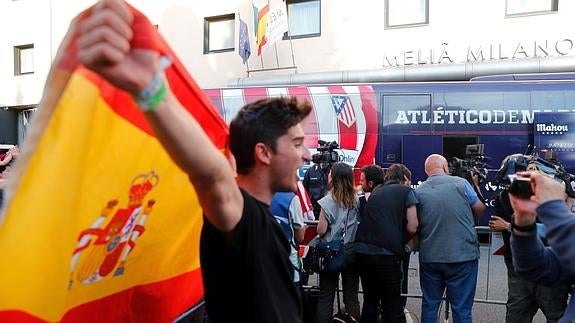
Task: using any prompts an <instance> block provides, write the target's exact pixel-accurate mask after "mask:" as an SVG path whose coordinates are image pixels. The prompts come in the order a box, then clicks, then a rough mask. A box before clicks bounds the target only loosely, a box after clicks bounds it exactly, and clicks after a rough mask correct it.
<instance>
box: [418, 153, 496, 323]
mask: <svg viewBox="0 0 575 323" xmlns="http://www.w3.org/2000/svg"><path fill="white" fill-rule="evenodd" d="M425 173H426V174H427V176H428V178H427V180H426V181H425V182H423V183H422V184H421V185H420V186H419V187H418V188H417V189H416V191H415V192H416V195H417V198H418V199H419V205H418V210H417V213H418V216H419V228H420V233H419V244H420V246H419V248H420V249H419V263H420V264H419V269H420V276H419V278H420V284H421V290H422V292H423V301H422V303H421V322H422V323H430V322H437V318H438V311H439V305H440V304H441V300H442V297H443V293H444V292H445V290H446V289H447V291H446V295H447V299H448V300H449V302H450V303H451V309H452V313H453V322H472V318H471V314H472V307H473V299H474V297H475V287H476V284H477V268H478V263H479V242H478V240H477V232H476V231H475V219H474V216H475V217H479V216H481V215H482V214H483V212H484V211H485V205H484V204H483V202H482V201H481V200H480V199H479V198H478V196H477V193H476V192H475V190H474V188H473V187H472V186H471V184H470V183H469V182H468V181H467V180H465V179H463V178H461V177H456V176H450V175H449V168H448V166H447V160H446V159H445V157H443V156H441V155H437V154H433V155H430V156H428V157H427V159H426V160H425Z"/></svg>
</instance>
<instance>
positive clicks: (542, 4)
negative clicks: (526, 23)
mask: <svg viewBox="0 0 575 323" xmlns="http://www.w3.org/2000/svg"><path fill="white" fill-rule="evenodd" d="M558 2H559V0H507V3H506V6H505V15H506V16H523V15H533V14H542V13H550V12H556V11H557V8H558Z"/></svg>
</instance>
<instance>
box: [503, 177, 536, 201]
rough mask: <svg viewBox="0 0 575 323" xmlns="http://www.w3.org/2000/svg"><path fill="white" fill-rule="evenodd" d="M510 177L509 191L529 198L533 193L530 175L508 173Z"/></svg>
mask: <svg viewBox="0 0 575 323" xmlns="http://www.w3.org/2000/svg"><path fill="white" fill-rule="evenodd" d="M507 177H508V178H509V183H510V184H509V188H508V190H509V193H511V194H513V195H516V196H518V197H521V198H529V197H530V196H531V195H533V189H532V188H531V181H530V180H529V178H528V177H521V176H517V175H514V174H511V175H507Z"/></svg>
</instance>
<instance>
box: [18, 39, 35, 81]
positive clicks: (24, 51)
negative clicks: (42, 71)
mask: <svg viewBox="0 0 575 323" xmlns="http://www.w3.org/2000/svg"><path fill="white" fill-rule="evenodd" d="M32 73H34V44H28V45H20V46H14V75H24V74H32Z"/></svg>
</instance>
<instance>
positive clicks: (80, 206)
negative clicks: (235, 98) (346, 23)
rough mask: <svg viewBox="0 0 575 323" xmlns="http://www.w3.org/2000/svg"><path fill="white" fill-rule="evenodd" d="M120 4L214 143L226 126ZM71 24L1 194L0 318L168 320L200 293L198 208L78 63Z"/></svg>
mask: <svg viewBox="0 0 575 323" xmlns="http://www.w3.org/2000/svg"><path fill="white" fill-rule="evenodd" d="M131 9H132V11H133V13H134V16H135V19H134V24H133V27H132V28H133V31H134V35H135V38H134V39H133V41H132V46H133V47H135V48H145V49H151V50H155V51H157V52H159V53H160V54H161V55H163V56H167V57H168V58H169V59H170V60H171V62H172V65H171V66H170V67H169V68H168V69H167V70H166V78H167V80H168V82H169V87H170V88H171V89H172V91H173V92H174V94H175V96H176V97H177V98H178V100H179V101H180V102H181V103H182V105H183V106H185V107H186V109H187V110H188V111H189V113H190V114H191V115H193V117H194V118H196V119H197V120H198V122H199V123H200V124H201V125H202V126H203V127H204V130H205V131H206V133H207V134H208V135H209V136H210V138H211V139H212V141H213V143H214V145H216V146H217V147H219V148H221V149H224V147H225V145H226V141H227V134H228V130H227V127H226V124H225V123H224V121H223V120H222V119H221V117H220V116H219V115H218V113H217V111H216V110H215V108H213V107H212V105H211V103H210V102H209V100H208V99H207V97H206V96H205V95H204V94H203V92H202V91H201V90H200V89H199V88H198V86H197V85H196V83H195V82H194V81H193V80H192V78H191V77H190V76H189V75H188V74H187V72H186V71H185V69H184V67H183V65H182V64H181V63H180V61H179V60H178V59H177V58H176V56H175V55H174V53H173V52H172V50H171V49H170V48H169V47H168V45H167V44H166V42H165V41H164V40H163V39H162V38H161V37H160V36H159V34H158V33H157V31H156V29H155V27H154V26H152V25H151V24H150V22H149V21H148V20H147V19H146V17H144V16H143V15H142V14H141V13H140V12H138V11H137V10H135V9H133V8H131ZM88 10H89V9H88ZM87 12H88V11H86V12H84V13H82V14H80V15H79V16H78V17H77V18H76V20H75V21H77V20H78V19H82V18H83V17H84V16H85V15H86V14H87ZM74 24H75V22H73V23H72V25H71V28H70V31H69V32H68V35H67V36H66V38H65V39H64V41H63V44H62V45H61V46H60V49H59V52H58V55H57V57H56V59H55V61H54V65H53V66H52V69H51V71H50V74H49V75H48V79H47V82H46V86H45V90H44V96H43V98H42V102H41V104H40V108H39V109H38V112H37V114H36V116H35V117H34V120H33V121H32V128H31V129H30V130H29V131H28V136H27V138H26V141H25V143H24V145H23V150H22V153H21V156H20V158H19V160H18V161H17V162H16V165H15V168H14V170H13V173H12V177H11V179H10V182H9V187H8V189H7V192H6V198H7V201H5V202H7V203H6V204H5V205H4V209H3V212H2V216H1V218H0V219H1V220H2V222H1V224H0V254H1V255H2V257H3V260H2V261H1V262H0V322H172V321H174V320H175V319H176V318H177V317H178V316H179V315H180V314H182V313H184V312H185V311H186V310H188V309H190V308H192V307H194V306H195V305H196V304H198V303H199V302H201V300H202V297H203V285H202V280H201V273H200V263H199V237H200V229H201V226H202V216H201V214H202V210H201V208H200V205H199V203H198V200H197V197H196V194H195V192H194V190H193V187H192V185H191V184H190V182H189V180H188V176H187V175H186V174H185V173H184V172H182V170H180V169H179V168H178V167H177V166H176V165H175V164H174V162H172V160H171V159H170V157H169V156H168V155H167V153H166V152H165V151H164V149H163V148H162V146H161V145H160V143H159V141H158V140H157V139H156V138H155V137H154V133H153V132H152V130H151V128H150V125H149V124H148V123H147V121H146V119H145V118H144V116H143V114H142V113H141V112H140V111H139V110H138V108H137V107H136V106H135V104H134V103H133V101H132V99H131V97H130V95H129V94H127V93H125V92H123V91H120V90H118V89H116V88H114V87H113V86H112V85H110V84H109V83H107V82H106V81H104V80H103V79H101V78H100V77H99V76H97V75H95V74H94V73H92V72H91V71H89V70H87V69H86V68H85V67H83V66H80V65H79V64H78V62H77V59H76V49H75V42H76V36H75V35H74ZM198 153H201V151H198Z"/></svg>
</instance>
